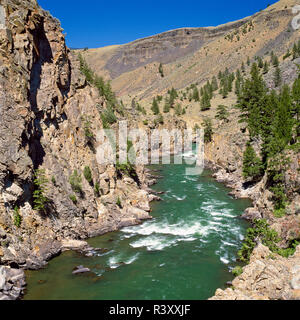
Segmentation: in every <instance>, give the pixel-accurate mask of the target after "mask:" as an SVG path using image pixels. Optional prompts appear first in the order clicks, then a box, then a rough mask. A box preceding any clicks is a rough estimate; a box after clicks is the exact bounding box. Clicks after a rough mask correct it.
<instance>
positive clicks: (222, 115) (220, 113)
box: [216, 105, 229, 122]
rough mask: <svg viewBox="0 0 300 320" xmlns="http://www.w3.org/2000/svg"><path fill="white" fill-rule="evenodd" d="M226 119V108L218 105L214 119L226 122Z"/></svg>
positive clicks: (227, 115)
mask: <svg viewBox="0 0 300 320" xmlns="http://www.w3.org/2000/svg"><path fill="white" fill-rule="evenodd" d="M228 117H229V112H228V111H227V107H225V106H223V105H219V106H218V108H217V114H216V119H218V120H223V121H225V122H228V121H229V120H228Z"/></svg>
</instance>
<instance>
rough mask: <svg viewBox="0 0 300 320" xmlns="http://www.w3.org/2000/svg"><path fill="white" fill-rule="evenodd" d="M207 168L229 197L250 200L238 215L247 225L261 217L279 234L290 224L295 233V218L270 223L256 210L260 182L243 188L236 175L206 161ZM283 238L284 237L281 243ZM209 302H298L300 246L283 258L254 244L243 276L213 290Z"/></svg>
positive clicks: (297, 224) (263, 212)
mask: <svg viewBox="0 0 300 320" xmlns="http://www.w3.org/2000/svg"><path fill="white" fill-rule="evenodd" d="M207 167H208V168H209V169H211V170H212V171H213V172H214V174H213V177H214V178H215V179H216V180H217V181H218V182H221V183H224V184H225V185H226V186H227V187H229V188H231V189H232V191H231V192H230V193H229V194H230V195H232V196H233V197H235V198H249V199H251V200H252V201H253V206H252V207H249V208H247V209H246V210H245V212H244V214H243V215H242V218H243V219H245V220H248V221H250V222H251V221H253V220H254V219H262V218H265V219H267V221H268V222H269V223H270V224H271V227H272V228H274V229H275V230H276V231H278V232H279V233H280V234H281V235H282V234H284V228H285V227H286V225H289V224H290V223H291V224H293V223H294V227H295V228H294V232H295V233H296V234H297V232H299V223H300V219H299V218H300V217H299V215H298V216H297V215H296V217H294V216H290V217H286V218H282V219H281V220H280V221H276V222H275V223H274V218H273V217H272V216H271V215H270V214H266V211H265V210H260V206H261V202H262V201H261V198H264V197H266V196H265V194H264V192H265V193H267V192H268V191H267V190H266V189H264V188H263V189H262V186H263V183H264V181H262V182H261V183H260V184H257V185H254V186H252V187H250V188H248V189H245V188H244V187H243V184H242V183H241V179H238V178H237V175H234V174H231V173H228V172H226V170H225V169H224V168H223V167H221V166H219V165H217V164H215V163H213V162H212V161H209V162H207ZM289 227H290V226H289ZM289 230H291V229H289ZM287 239H288V237H286V239H284V240H287ZM284 240H283V242H284ZM283 245H284V243H283ZM209 300H300V246H298V247H297V249H296V252H295V253H294V255H293V256H290V257H288V258H284V257H282V256H280V255H278V254H274V253H272V252H271V251H270V249H269V248H268V247H266V246H264V245H263V244H261V243H258V244H257V246H256V248H255V249H254V250H253V252H252V254H251V257H250V262H249V264H248V265H246V266H244V267H243V273H242V274H241V275H240V276H238V277H236V278H235V279H234V280H233V281H232V283H231V284H230V287H229V288H227V289H225V290H222V289H217V290H216V293H215V295H214V296H213V297H212V298H210V299H209Z"/></svg>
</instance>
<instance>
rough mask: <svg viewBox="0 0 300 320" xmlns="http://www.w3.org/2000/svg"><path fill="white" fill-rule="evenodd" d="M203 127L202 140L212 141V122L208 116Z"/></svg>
mask: <svg viewBox="0 0 300 320" xmlns="http://www.w3.org/2000/svg"><path fill="white" fill-rule="evenodd" d="M203 127H204V142H205V143H209V142H211V141H212V136H213V128H212V122H211V120H210V119H209V118H207V119H205V120H204V122H203Z"/></svg>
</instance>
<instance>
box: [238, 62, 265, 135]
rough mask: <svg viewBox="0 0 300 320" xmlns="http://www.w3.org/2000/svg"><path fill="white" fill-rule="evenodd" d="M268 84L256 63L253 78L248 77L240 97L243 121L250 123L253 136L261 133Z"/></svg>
mask: <svg viewBox="0 0 300 320" xmlns="http://www.w3.org/2000/svg"><path fill="white" fill-rule="evenodd" d="M266 93H267V89H266V85H265V82H264V80H263V78H262V76H261V75H260V73H259V69H258V66H257V64H256V63H253V65H252V68H251V78H250V79H246V81H245V82H244V84H243V87H242V90H241V94H240V97H239V102H238V105H237V106H238V108H239V109H240V111H241V116H240V118H241V122H246V123H247V124H248V129H249V133H250V135H251V136H257V135H259V133H260V131H261V118H262V117H264V114H265V110H264V108H265V100H266Z"/></svg>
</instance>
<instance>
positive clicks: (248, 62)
mask: <svg viewBox="0 0 300 320" xmlns="http://www.w3.org/2000/svg"><path fill="white" fill-rule="evenodd" d="M250 64H251V61H250V57H248V58H247V65H248V66H249V67H250Z"/></svg>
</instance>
